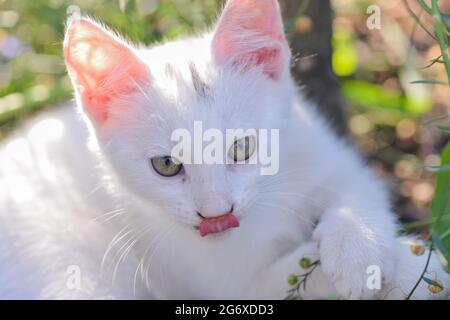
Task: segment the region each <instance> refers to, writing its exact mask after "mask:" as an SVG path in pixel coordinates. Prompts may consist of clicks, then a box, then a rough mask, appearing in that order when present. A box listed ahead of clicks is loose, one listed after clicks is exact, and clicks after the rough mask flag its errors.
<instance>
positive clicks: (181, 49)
mask: <svg viewBox="0 0 450 320" xmlns="http://www.w3.org/2000/svg"><path fill="white" fill-rule="evenodd" d="M64 53H65V57H66V63H67V67H68V70H69V73H70V76H71V78H72V81H73V84H74V87H75V90H76V99H77V102H78V105H79V106H80V109H82V110H83V112H84V113H85V115H86V116H87V117H86V119H88V123H89V126H90V128H91V130H92V133H93V136H92V138H93V140H92V143H91V144H90V147H89V148H86V146H85V145H86V142H85V141H86V135H85V130H84V128H83V126H80V123H79V122H80V121H79V119H78V118H76V117H74V114H73V112H72V111H71V110H70V109H68V108H62V109H60V110H57V111H54V112H51V113H50V114H47V115H44V116H43V119H41V120H40V121H38V122H34V123H31V124H29V125H28V129H27V130H25V131H22V133H20V132H19V133H18V134H17V135H16V136H14V137H12V138H11V140H10V141H9V143H8V144H7V145H6V146H5V147H4V148H3V149H2V150H1V153H0V161H1V163H0V164H1V171H0V174H1V176H0V178H1V181H2V189H1V190H0V197H1V198H0V201H1V204H2V210H1V212H0V219H1V220H0V221H1V224H0V271H1V272H0V297H12V298H109V297H111V298H133V297H136V298H212V299H223V298H276V299H281V298H284V297H286V295H287V291H288V289H289V288H290V286H289V285H288V283H287V277H288V275H289V274H292V273H297V274H299V273H302V272H304V270H303V271H302V270H301V269H300V266H299V264H298V262H299V260H300V258H302V257H309V258H310V259H311V260H316V259H320V265H319V267H318V268H317V269H315V270H314V272H313V273H312V275H311V277H310V278H309V279H308V281H307V285H306V290H303V289H302V291H301V296H302V297H303V298H309V299H313V298H330V297H337V298H356V299H359V298H364V299H366V298H393V299H403V298H404V297H405V296H406V295H407V294H408V292H409V291H410V290H411V289H412V288H413V286H414V285H415V283H416V281H417V280H418V279H419V277H420V273H421V271H422V270H423V267H424V265H425V260H426V256H427V255H426V254H424V255H422V256H415V255H413V254H412V253H410V249H409V245H408V244H403V243H402V241H401V240H400V239H397V238H396V223H395V217H394V214H393V213H392V211H391V209H390V205H389V201H388V197H387V195H386V193H385V190H384V186H383V185H382V183H381V182H380V181H379V180H378V178H377V177H375V176H374V175H373V174H372V172H371V171H370V170H368V169H367V168H366V167H365V166H364V164H363V163H362V161H361V160H360V159H359V157H358V156H357V155H356V153H355V152H354V151H353V150H352V148H351V147H349V146H348V145H347V144H346V142H344V141H341V140H339V139H338V138H337V137H336V136H335V135H334V134H332V132H331V130H330V129H329V128H328V127H327V125H326V123H325V122H324V121H323V119H321V117H320V116H319V115H316V114H315V111H314V107H313V106H310V105H309V104H308V103H307V102H306V101H305V100H304V99H303V98H302V95H301V94H300V93H298V92H297V88H296V87H295V85H294V83H293V81H292V79H291V75H290V72H289V63H290V53H289V48H288V45H287V42H286V40H285V37H284V34H283V27H282V21H281V16H280V13H279V7H278V4H277V2H276V1H275V0H246V1H242V0H229V1H228V3H227V5H226V7H225V9H224V12H223V14H222V16H221V18H220V19H219V22H218V24H217V26H216V28H215V29H214V31H213V32H212V33H210V34H206V35H203V36H201V37H197V38H189V39H183V40H179V41H175V42H170V43H167V44H163V45H160V46H155V47H153V48H150V49H140V50H137V49H134V48H132V47H131V46H129V45H127V44H126V43H124V42H123V41H122V40H120V39H119V38H117V37H116V36H114V35H113V34H111V33H110V32H108V31H107V30H106V29H104V28H103V27H101V26H100V25H98V24H96V23H94V22H92V21H90V20H87V19H81V20H77V19H74V20H72V21H71V22H70V24H69V26H68V28H67V33H66V38H65V41H64ZM194 121H202V124H203V126H204V128H218V129H220V130H225V129H227V128H244V129H246V128H259V129H280V146H279V150H280V165H279V173H278V174H277V175H274V176H263V175H261V174H260V167H261V165H259V164H255V165H237V164H230V165H206V164H196V165H189V164H184V165H182V167H181V166H178V167H177V164H176V163H172V162H170V161H169V162H164V161H166V160H168V159H169V160H170V157H168V156H170V154H171V149H172V148H173V146H174V143H173V142H172V141H171V139H170V138H171V134H172V132H173V131H174V130H176V129H178V128H185V129H188V130H189V131H191V132H192V130H193V124H194ZM49 132H50V134H48V133H49ZM97 146H98V147H99V150H98V151H99V152H98V153H99V154H98V156H99V160H100V161H98V159H96V157H94V154H95V153H97V152H95V150H96V149H97ZM94 149H95V150H94ZM161 156H167V157H166V158H160V157H161ZM151 159H153V160H155V159H156V160H157V161H160V160H161V159H163V160H164V161H163V162H158V163H157V164H156V165H155V163H153V162H152V160H151ZM97 163H100V164H101V165H97ZM158 166H162V167H158ZM158 168H159V169H158ZM157 171H159V173H158V172H157ZM161 173H162V175H161ZM163 175H169V176H170V177H164V176H163ZM224 217H225V218H224ZM237 225H239V227H237ZM198 226H200V229H201V230H200V231H201V232H202V235H203V236H205V237H202V236H201V235H200V234H199V231H198V230H196V227H198ZM231 227H235V228H232V229H229V228H231ZM217 228H218V229H220V230H218V229H217ZM224 229H229V230H226V231H224ZM221 230H222V231H223V232H217V231H221ZM208 233H215V234H208ZM105 252H106V253H105ZM102 260H103V261H102ZM102 262H103V263H102ZM101 265H103V268H100V267H101ZM371 266H372V267H373V266H375V268H378V269H377V270H379V271H380V272H381V276H382V279H383V281H382V287H381V289H379V290H377V289H375V290H374V289H372V288H371V287H370V286H368V285H367V283H368V279H369V277H370V276H371V274H368V273H367V272H368V271H369V272H370V270H373V269H371V268H370V267H371ZM368 268H369V269H368ZM428 271H429V275H428V276H429V277H430V278H437V279H439V280H440V281H442V282H443V284H444V286H445V287H447V284H448V282H449V281H448V280H449V279H448V276H447V274H446V273H445V272H444V270H443V268H442V267H441V266H440V263H439V262H438V260H437V258H436V257H434V256H433V257H432V260H431V264H430V267H429V269H428ZM444 293H445V290H444V292H442V293H441V295H432V294H431V293H430V292H429V291H428V290H427V284H426V283H425V282H424V281H422V282H421V284H420V285H419V287H418V289H417V290H416V291H415V293H414V295H413V298H420V299H424V298H432V297H440V296H442V295H443V294H444Z"/></svg>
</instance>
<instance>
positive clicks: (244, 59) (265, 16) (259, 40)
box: [212, 0, 290, 79]
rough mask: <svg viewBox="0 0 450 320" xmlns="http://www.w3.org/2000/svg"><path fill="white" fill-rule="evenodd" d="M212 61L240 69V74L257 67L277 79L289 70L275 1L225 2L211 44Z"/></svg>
mask: <svg viewBox="0 0 450 320" xmlns="http://www.w3.org/2000/svg"><path fill="white" fill-rule="evenodd" d="M212 52H213V58H214V59H215V61H216V62H217V63H219V64H222V65H224V64H225V65H240V66H241V68H243V69H244V70H246V69H249V68H252V67H255V66H260V67H262V68H263V70H264V72H265V74H266V75H268V76H269V77H270V78H272V79H279V78H280V77H281V76H282V75H283V74H284V73H285V72H287V71H288V70H289V62H290V51H289V46H288V44H287V41H286V38H285V36H284V28H283V21H282V18H281V13H280V7H279V5H278V1H277V0H228V1H227V4H226V5H225V8H224V10H223V12H222V15H221V17H220V19H219V21H218V23H217V26H216V30H215V31H214V37H213V41H212Z"/></svg>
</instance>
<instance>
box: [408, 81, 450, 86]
mask: <svg viewBox="0 0 450 320" xmlns="http://www.w3.org/2000/svg"><path fill="white" fill-rule="evenodd" d="M411 83H413V84H416V83H422V84H442V85H446V86H448V85H449V84H448V83H447V82H443V81H437V80H415V81H411Z"/></svg>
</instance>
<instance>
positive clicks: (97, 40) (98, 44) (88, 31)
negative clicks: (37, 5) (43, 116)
mask: <svg viewBox="0 0 450 320" xmlns="http://www.w3.org/2000/svg"><path fill="white" fill-rule="evenodd" d="M64 55H65V59H66V64H67V69H68V70H69V74H70V77H71V79H72V82H73V84H74V86H75V88H76V90H77V91H78V93H79V94H80V97H81V99H82V103H83V107H84V108H85V110H86V111H87V112H88V113H89V115H90V116H92V117H93V118H94V120H96V121H97V122H103V121H105V120H106V119H107V118H108V107H109V105H110V102H111V100H112V99H114V98H117V97H119V96H123V95H127V94H130V93H132V92H135V91H137V90H138V88H137V85H136V83H143V82H145V81H148V79H149V73H148V70H147V66H146V65H145V64H144V63H143V62H141V61H140V60H139V58H138V57H136V55H135V54H134V53H133V50H132V49H131V48H130V47H128V46H127V45H126V44H125V43H123V42H122V41H120V40H119V39H117V38H116V37H115V36H114V35H112V34H110V33H109V32H107V31H106V30H105V29H103V28H102V27H100V26H99V25H97V24H95V23H93V22H91V21H89V20H85V19H77V20H73V21H71V22H70V24H69V26H68V28H67V31H66V36H65V39H64Z"/></svg>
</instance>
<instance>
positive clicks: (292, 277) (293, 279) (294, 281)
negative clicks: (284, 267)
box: [288, 274, 298, 286]
mask: <svg viewBox="0 0 450 320" xmlns="http://www.w3.org/2000/svg"><path fill="white" fill-rule="evenodd" d="M297 281H298V277H297V276H296V275H295V274H291V275H290V276H289V277H288V283H289V284H290V285H291V286H293V285H295V284H297Z"/></svg>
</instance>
